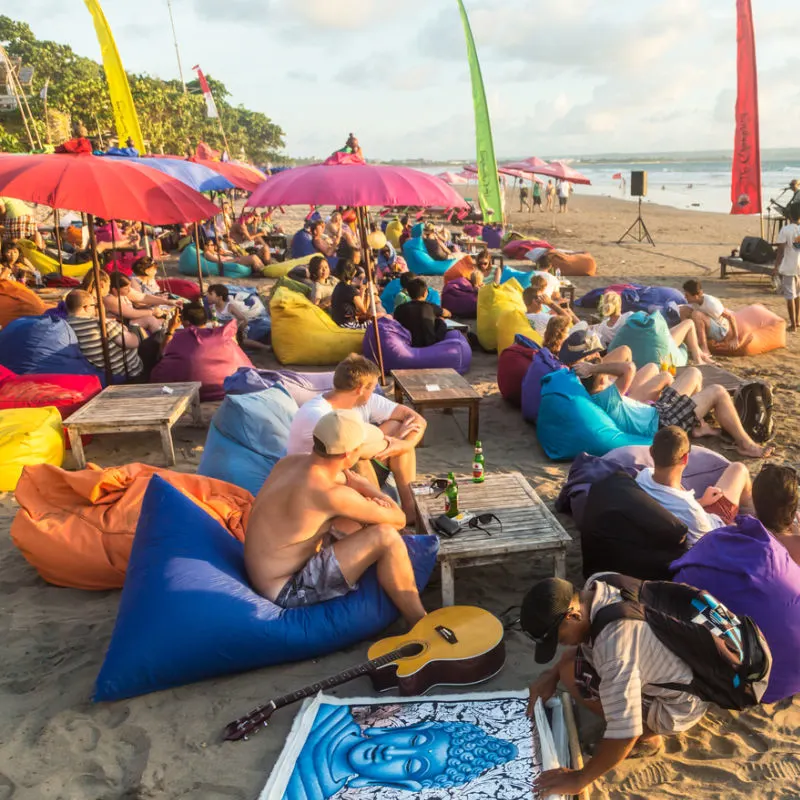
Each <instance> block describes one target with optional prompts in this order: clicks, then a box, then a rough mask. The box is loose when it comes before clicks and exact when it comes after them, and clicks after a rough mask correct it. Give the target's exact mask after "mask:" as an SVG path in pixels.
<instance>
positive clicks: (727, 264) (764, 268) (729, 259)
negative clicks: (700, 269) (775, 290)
mask: <svg viewBox="0 0 800 800" xmlns="http://www.w3.org/2000/svg"><path fill="white" fill-rule="evenodd" d="M731 269H736V270H739V271H740V272H752V273H754V274H756V275H772V270H773V269H775V265H774V264H756V263H754V262H752V261H745V260H744V259H742V258H735V257H733V256H720V259H719V277H720V278H722V279H725V278H727V277H728V270H731Z"/></svg>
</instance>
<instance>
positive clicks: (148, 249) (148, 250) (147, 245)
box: [142, 222, 153, 258]
mask: <svg viewBox="0 0 800 800" xmlns="http://www.w3.org/2000/svg"><path fill="white" fill-rule="evenodd" d="M142 236H143V237H144V252H145V255H147V257H148V258H152V257H153V250H152V248H151V247H150V238H149V237H148V235H147V226H146V225H145V223H144V222H143V223H142Z"/></svg>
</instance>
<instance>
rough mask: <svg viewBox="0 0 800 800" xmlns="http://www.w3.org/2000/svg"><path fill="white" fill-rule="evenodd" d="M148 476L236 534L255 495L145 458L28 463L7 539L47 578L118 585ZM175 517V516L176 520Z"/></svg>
mask: <svg viewBox="0 0 800 800" xmlns="http://www.w3.org/2000/svg"><path fill="white" fill-rule="evenodd" d="M153 475H159V476H161V477H162V478H163V479H164V480H166V481H168V482H169V483H171V484H172V485H173V486H175V487H176V488H178V489H180V490H181V491H182V492H184V494H186V495H188V496H189V497H191V498H192V500H194V501H195V502H196V503H197V505H199V506H200V507H201V508H202V509H203V510H204V511H206V512H207V513H208V514H210V515H211V516H212V517H214V519H216V520H217V521H218V522H220V523H221V524H222V525H224V526H225V527H226V528H227V529H228V530H229V531H230V532H231V534H233V536H235V537H236V538H237V539H239V540H240V541H244V532H245V529H246V527H247V520H248V517H249V514H250V508H251V507H252V504H253V495H251V494H250V492H248V491H247V490H245V489H241V488H239V487H238V486H233V485H232V484H230V483H225V481H220V480H216V479H215V478H205V477H202V476H200V475H186V474H184V473H181V472H173V471H171V470H166V469H157V468H156V467H149V466H147V465H146V464H128V465H127V466H124V467H112V468H110V469H100V468H99V467H97V466H95V465H94V464H90V465H89V467H88V469H84V470H80V471H78V472H67V471H65V470H63V469H60V468H58V467H53V466H50V465H48V464H42V465H37V466H33V467H26V468H25V469H24V470H23V473H22V477H21V478H20V480H19V483H18V484H17V489H16V499H17V502H18V503H19V504H20V506H21V508H20V510H19V511H18V512H17V515H16V517H15V518H14V522H13V523H12V525H11V538H12V540H13V541H14V544H16V546H17V547H18V548H19V549H20V551H21V552H22V555H23V556H25V558H26V559H27V560H28V562H29V563H30V564H31V565H32V566H33V567H35V568H36V570H37V572H38V573H39V574H40V575H41V576H42V578H44V579H45V580H46V581H48V582H49V583H53V584H55V585H56V586H69V587H72V588H75V589H98V590H100V589H119V588H121V587H122V584H123V582H124V580H125V571H126V569H127V566H128V558H129V556H130V552H131V546H132V544H133V536H134V533H135V532H136V525H137V523H138V521H139V512H140V510H141V507H142V500H143V498H144V493H145V490H146V489H147V485H148V483H149V482H150V478H151V477H152V476H153ZM180 523H181V520H175V524H176V525H179V524H180Z"/></svg>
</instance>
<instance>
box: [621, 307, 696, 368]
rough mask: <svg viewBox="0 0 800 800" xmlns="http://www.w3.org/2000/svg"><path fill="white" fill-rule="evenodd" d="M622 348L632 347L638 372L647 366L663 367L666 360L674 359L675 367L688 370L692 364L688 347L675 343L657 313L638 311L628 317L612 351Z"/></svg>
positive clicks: (665, 324) (667, 327)
mask: <svg viewBox="0 0 800 800" xmlns="http://www.w3.org/2000/svg"><path fill="white" fill-rule="evenodd" d="M622 345H627V346H628V347H630V349H631V353H632V354H633V363H634V364H636V366H637V367H638V368H639V369H641V368H642V367H643V366H645V364H660V363H661V362H662V361H663V360H664V359H667V358H671V359H672V363H673V364H675V366H676V367H685V366H686V365H687V364H688V363H689V355H688V353H687V352H686V348H685V347H684V346H683V345H681V346H680V347H678V346H677V345H676V344H675V342H674V341H673V339H672V336H671V335H670V332H669V326H668V325H667V321H666V320H665V319H664V317H663V316H662V315H661V314H660V313H659V312H658V311H654V312H653V313H652V314H647V313H645V312H644V311H637V312H636V313H635V314H633V315H631V316H630V317H628V319H627V321H626V322H625V324H624V325H623V326H622V328H621V329H620V330H619V331H618V333H617V335H616V336H615V337H614V341H613V342H611V345H610V346H609V350H613V349H614V348H615V347H621V346H622Z"/></svg>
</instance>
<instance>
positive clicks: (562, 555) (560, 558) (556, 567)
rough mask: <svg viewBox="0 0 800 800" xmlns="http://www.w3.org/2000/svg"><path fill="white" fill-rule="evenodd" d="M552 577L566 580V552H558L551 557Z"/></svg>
mask: <svg viewBox="0 0 800 800" xmlns="http://www.w3.org/2000/svg"><path fill="white" fill-rule="evenodd" d="M553 575H555V577H556V578H564V579H565V580H566V577H567V551H566V550H558V551H557V552H556V553H555V554H554V555H553Z"/></svg>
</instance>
